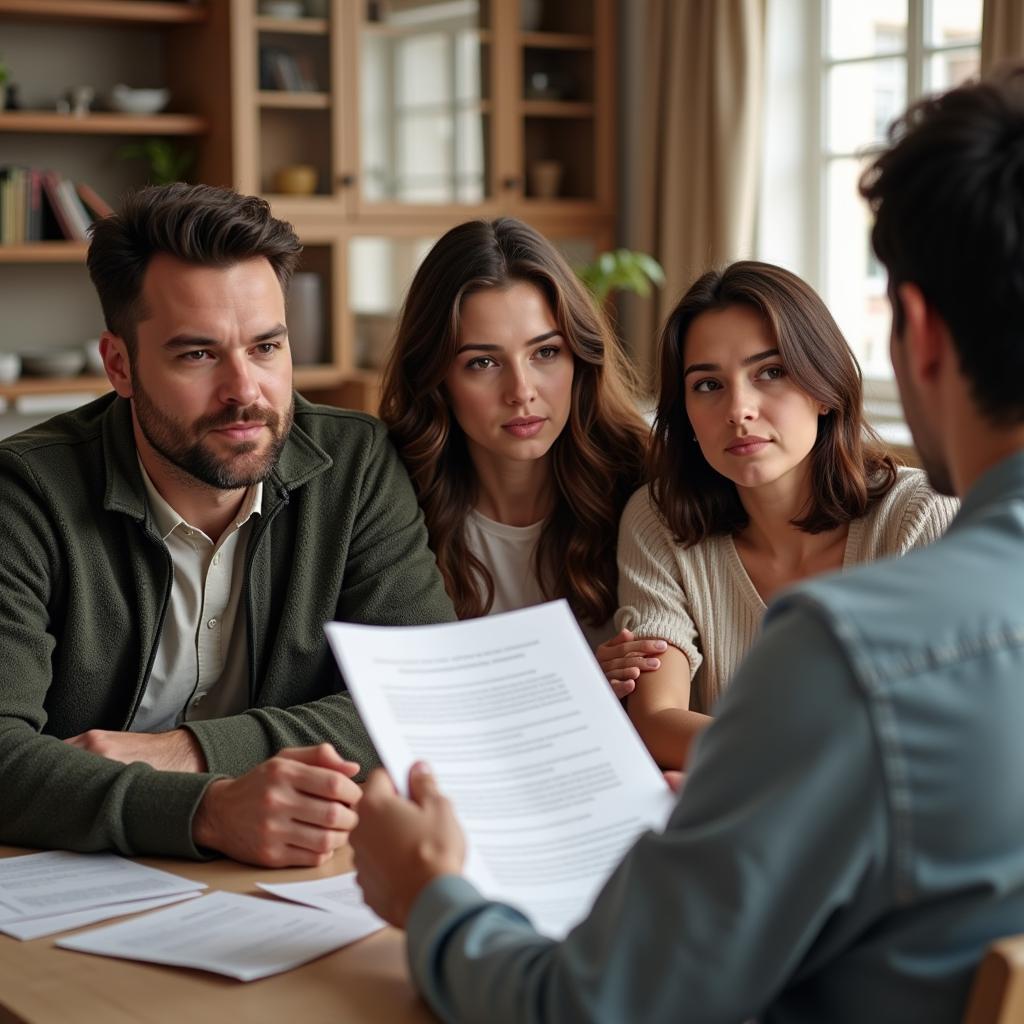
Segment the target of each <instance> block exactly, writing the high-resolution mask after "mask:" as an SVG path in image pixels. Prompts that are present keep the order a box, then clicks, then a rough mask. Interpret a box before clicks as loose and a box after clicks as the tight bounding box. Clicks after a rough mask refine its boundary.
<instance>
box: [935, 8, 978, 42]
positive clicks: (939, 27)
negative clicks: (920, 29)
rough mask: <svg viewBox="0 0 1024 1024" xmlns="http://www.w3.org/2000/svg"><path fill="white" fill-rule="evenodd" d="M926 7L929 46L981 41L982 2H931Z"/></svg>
mask: <svg viewBox="0 0 1024 1024" xmlns="http://www.w3.org/2000/svg"><path fill="white" fill-rule="evenodd" d="M926 6H927V13H926V15H925V17H926V19H927V28H926V30H925V40H926V42H927V44H928V45H929V46H956V45H959V44H961V43H974V44H978V43H979V42H980V41H981V0H931V3H929V4H927V5H926Z"/></svg>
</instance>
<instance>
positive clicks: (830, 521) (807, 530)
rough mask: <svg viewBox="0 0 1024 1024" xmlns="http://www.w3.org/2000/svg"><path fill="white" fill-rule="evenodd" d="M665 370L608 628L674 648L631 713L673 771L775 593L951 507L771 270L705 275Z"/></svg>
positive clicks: (813, 306)
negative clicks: (883, 427)
mask: <svg viewBox="0 0 1024 1024" xmlns="http://www.w3.org/2000/svg"><path fill="white" fill-rule="evenodd" d="M660 362H661V367H660V370H661V372H660V394H659V398H658V409H657V418H656V420H655V425H654V432H653V440H652V445H651V458H650V481H651V482H650V485H649V486H648V487H644V488H643V489H642V490H640V491H639V492H638V493H637V494H635V495H634V496H633V497H632V498H631V499H630V502H629V504H628V505H627V506H626V511H625V512H624V513H623V516H622V523H621V526H620V529H619V547H618V553H619V601H620V604H621V605H622V608H621V609H620V611H619V614H618V621H619V622H620V623H621V624H623V625H625V626H627V627H628V628H629V629H630V630H632V631H633V632H634V633H635V634H636V635H638V636H640V637H647V638H659V639H661V640H665V641H667V643H668V645H669V647H668V650H667V651H666V652H665V653H664V654H662V655H661V659H660V660H661V667H660V669H659V670H657V671H650V672H645V673H644V675H643V676H642V677H641V678H640V679H639V681H638V683H637V688H636V691H635V692H634V693H632V694H631V695H630V696H629V698H628V700H627V708H628V711H629V716H630V718H631V719H632V721H633V724H634V725H635V726H636V728H637V731H638V732H639V733H640V735H641V737H642V738H643V740H644V742H645V743H646V744H647V746H648V748H649V749H650V751H651V753H652V754H653V755H654V758H655V760H656V761H657V762H658V763H659V764H660V765H661V766H662V767H665V768H678V767H680V766H681V765H683V764H684V763H685V761H686V756H687V753H688V751H689V749H690V747H691V744H692V742H693V739H694V738H695V736H696V735H697V734H698V733H699V731H700V730H701V729H702V728H704V727H705V726H706V725H707V724H708V722H709V721H710V718H709V716H710V714H711V712H712V709H713V708H714V705H715V702H716V701H717V700H718V698H719V697H720V696H721V695H722V692H723V691H724V689H725V687H726V686H727V685H728V683H729V680H730V679H731V678H732V676H733V674H734V673H735V671H736V669H737V668H738V667H739V665H740V662H741V661H742V660H743V657H744V655H745V654H746V652H747V651H748V650H749V648H750V645H751V644H752V643H753V641H754V638H755V636H756V635H757V631H758V630H759V628H760V626H761V620H762V618H763V616H764V612H765V610H766V606H767V602H768V601H770V600H771V599H772V597H773V596H774V595H775V594H776V593H777V592H778V591H780V590H782V589H783V588H784V587H786V586H788V585H790V584H792V583H795V582H796V581H798V580H801V579H804V578H806V577H808V576H815V575H817V574H819V573H823V572H829V571H831V570H835V569H847V568H849V567H850V566H853V565H857V564H859V563H861V562H869V561H873V560H874V559H876V558H884V557H885V556H887V555H902V554H905V553H906V552H907V551H910V550H912V549H913V548H916V547H920V546H922V545H925V544H929V543H931V542H932V541H933V540H935V539H936V538H937V537H939V536H941V535H942V533H943V532H945V530H946V528H947V526H948V525H949V523H950V521H951V520H952V518H953V515H954V514H955V512H956V502H955V501H953V500H951V499H949V498H944V497H941V496H940V495H938V494H936V493H935V491H933V490H932V488H931V487H929V485H928V481H927V479H926V477H925V474H924V473H923V472H922V471H921V470H919V469H908V468H904V467H899V468H897V466H896V465H895V464H894V461H893V459H892V458H891V457H890V456H889V455H888V454H887V453H886V452H885V449H884V448H883V446H882V443H881V441H880V440H879V438H878V436H877V435H876V434H875V432H874V431H873V430H872V429H871V428H870V427H869V426H868V424H867V423H866V422H865V419H864V411H863V395H862V389H861V376H860V370H859V368H858V366H857V362H856V360H855V358H854V356H853V353H852V352H851V351H850V348H849V346H848V345H847V344H846V341H845V339H844V338H843V336H842V334H841V333H840V331H839V328H838V327H837V326H836V323H835V321H834V320H833V319H832V316H831V314H830V313H829V311H828V309H827V308H826V307H825V304H824V303H823V302H822V301H821V299H820V298H819V297H818V295H817V294H816V293H815V292H814V290H813V289H812V288H811V287H810V286H809V285H807V284H805V283H804V282H803V281H802V280H800V278H798V277H797V276H796V275H795V274H791V273H790V272H789V271H787V270H783V269H782V268H781V267H776V266H772V265H770V264H767V263H757V262H742V263H734V264H732V266H729V267H726V269H725V270H724V271H721V272H718V271H709V272H708V273H706V274H703V275H702V276H701V277H700V278H698V279H697V281H695V282H694V283H693V285H691V287H690V288H689V289H688V290H687V292H686V294H685V295H684V296H683V297H682V299H680V301H679V303H678V305H677V306H676V308H675V309H674V310H673V311H672V313H671V314H670V315H669V318H668V321H667V322H666V325H665V328H664V331H663V332H662V337H661V353H660Z"/></svg>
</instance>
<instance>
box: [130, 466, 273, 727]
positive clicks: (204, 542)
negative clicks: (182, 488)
mask: <svg viewBox="0 0 1024 1024" xmlns="http://www.w3.org/2000/svg"><path fill="white" fill-rule="evenodd" d="M139 469H140V470H141V472H142V480H143V483H144V484H145V486H146V497H147V501H148V503H149V508H150V512H151V514H152V516H153V523H154V525H155V526H156V529H157V532H158V533H159V534H160V536H161V538H162V539H163V542H164V544H165V545H166V546H167V551H168V552H169V554H170V556H171V564H172V566H173V570H174V577H173V583H172V585H171V596H170V600H169V601H168V604H167V612H166V614H165V615H164V622H163V629H162V630H161V633H160V642H159V644H158V645H157V649H156V655H155V657H154V659H153V670H152V672H151V673H150V677H149V682H148V684H147V686H146V692H145V693H144V694H143V697H142V702H141V704H140V705H139V711H138V714H137V715H136V716H135V720H134V721H133V722H132V731H133V732H164V731H166V730H168V729H174V728H176V727H177V726H178V725H180V724H181V723H182V722H183V721H191V720H193V719H204V718H224V717H226V716H227V715H233V714H237V713H239V712H240V711H244V710H245V709H246V708H247V707H248V706H249V671H248V660H247V655H246V644H245V638H246V628H245V613H244V609H243V610H241V614H239V612H240V609H239V604H240V599H241V594H242V584H243V582H244V580H245V553H246V550H247V549H248V547H249V535H250V533H251V532H252V529H253V525H254V521H253V520H254V517H255V516H258V515H259V514H260V507H261V505H262V502H263V483H262V482H260V483H257V484H255V485H254V486H252V487H250V488H249V489H248V490H247V491H246V493H245V497H244V499H243V500H242V506H241V508H240V509H239V512H238V515H237V516H236V518H235V521H234V522H233V523H232V524H231V525H230V526H229V527H228V528H227V529H226V530H225V531H224V533H223V534H222V535H221V537H220V539H219V540H217V541H214V540H211V539H210V538H209V537H207V536H206V534H205V533H203V531H202V530H200V529H198V528H196V527H195V526H192V525H191V524H190V523H187V522H186V521H185V520H184V519H182V517H181V516H180V515H179V514H178V513H177V512H176V511H175V510H174V509H173V508H172V507H171V506H170V505H169V504H168V503H167V502H166V501H165V500H164V498H163V497H162V496H161V494H160V492H159V491H157V489H156V486H155V485H154V484H153V481H152V480H151V479H150V477H149V474H148V473H147V472H146V470H145V467H144V466H143V465H142V460H141V459H140V460H139Z"/></svg>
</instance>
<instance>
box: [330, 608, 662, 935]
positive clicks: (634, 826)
mask: <svg viewBox="0 0 1024 1024" xmlns="http://www.w3.org/2000/svg"><path fill="white" fill-rule="evenodd" d="M325 628H326V630H327V639H328V640H329V641H330V644H331V648H332V649H333V651H334V654H335V656H336V657H337V659H338V662H339V664H340V665H341V670H342V674H343V675H344V677H345V681H346V683H347V685H348V688H349V690H350V691H351V693H352V696H353V697H354V698H355V702H356V705H357V706H358V708H359V713H360V715H361V717H362V719H363V721H364V722H365V723H366V727H367V729H368V731H369V733H370V737H371V738H372V740H373V743H374V746H375V747H376V748H377V750H378V751H379V752H380V755H381V759H382V760H383V762H384V764H385V765H386V766H387V769H388V771H389V772H390V773H391V777H392V779H393V780H394V782H395V785H396V786H398V787H399V788H400V789H403V790H404V788H405V785H406V779H407V777H408V773H409V768H410V767H411V765H412V763H413V761H415V760H417V759H423V760H426V761H429V762H430V764H431V766H432V767H433V769H434V771H435V773H436V775H437V779H438V783H439V785H440V786H441V788H442V789H443V790H444V792H445V794H446V795H447V796H448V797H449V798H450V799H451V801H452V803H453V804H454V806H455V810H456V812H457V813H458V816H459V819H460V821H461V822H462V825H463V827H464V829H465V831H466V835H467V840H468V845H469V853H468V859H467V862H466V868H465V872H466V875H467V877H469V878H470V879H471V880H472V881H474V882H475V883H476V884H477V885H478V886H479V887H480V889H481V890H482V891H483V892H484V893H485V894H487V895H488V896H490V897H492V898H494V899H501V900H506V901H508V902H511V903H515V904H517V905H518V906H520V907H522V908H523V909H524V910H525V911H526V912H527V913H528V914H529V915H530V916H531V917H532V918H533V921H534V924H535V925H536V927H537V928H538V929H539V930H541V931H543V932H546V933H547V934H549V935H551V936H554V937H560V936H562V935H564V934H565V933H566V932H567V931H568V930H569V928H570V927H572V925H573V924H575V923H576V922H577V921H579V920H580V919H581V918H582V917H584V916H585V915H586V913H587V911H588V909H589V908H590V905H591V903H592V902H593V899H594V896H595V895H596V893H597V891H598V890H599V889H600V887H601V885H602V884H603V883H604V881H605V880H606V879H607V877H608V875H609V874H610V873H611V871H612V870H613V868H614V867H615V865H616V864H617V863H618V862H619V860H620V859H621V858H622V855H623V853H624V852H625V851H626V849H627V848H628V847H629V846H630V845H631V844H632V843H633V842H634V841H635V840H636V839H637V837H638V836H639V835H640V834H641V833H642V832H643V831H645V830H646V829H651V828H654V829H658V828H662V827H663V826H664V823H665V821H666V819H667V817H668V814H669V813H670V811H671V809H672V807H673V806H674V804H675V797H674V796H673V795H672V794H671V793H670V792H669V789H668V786H667V784H666V783H665V780H664V778H663V777H662V775H661V772H660V771H659V770H658V768H657V766H656V765H655V763H654V761H653V760H652V759H651V756H650V755H649V754H648V752H647V750H646V749H645V748H644V746H643V744H642V743H641V741H640V739H639V737H638V736H637V734H636V731H635V730H634V729H633V727H632V725H631V724H630V722H629V720H628V719H627V718H626V716H625V715H624V714H623V711H622V708H621V706H620V705H619V702H618V701H617V700H616V699H615V697H614V695H613V694H612V690H611V687H610V686H609V684H608V681H607V680H606V679H605V677H604V674H603V673H602V672H601V668H600V666H599V665H598V664H597V662H596V661H595V660H594V656H593V654H592V653H591V651H590V648H589V647H588V646H587V642H586V640H585V639H584V638H583V634H582V633H581V632H580V630H579V627H578V626H577V624H576V620H575V619H574V618H573V615H572V612H571V611H570V610H569V607H568V605H567V604H566V603H565V602H564V601H556V602H551V603H549V604H544V605H539V606H537V607H535V608H526V609H523V610H521V611H516V612H507V613H505V614H504V615H490V616H487V617H486V618H480V619H470V620H467V621H465V622H456V623H446V624H444V625H440V626H408V627H404V628H403V627H386V626H358V625H353V624H350V623H340V622H330V623H328V624H327V626H326V627H325Z"/></svg>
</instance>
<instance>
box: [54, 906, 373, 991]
mask: <svg viewBox="0 0 1024 1024" xmlns="http://www.w3.org/2000/svg"><path fill="white" fill-rule="evenodd" d="M365 934H366V932H365V930H364V926H363V923H362V922H359V923H357V924H356V925H353V924H352V923H351V922H350V921H349V920H348V919H347V918H346V916H345V915H343V914H325V913H323V911H320V910H309V909H307V908H306V907H293V906H288V905H286V904H284V903H278V902H276V901H274V900H265V899H260V898H259V897H257V896H241V895H239V894H238V893H233V892H215V893H211V894H210V895H209V896H203V897H202V898H201V899H197V900H191V901H189V902H188V903H184V904H179V905H178V906H175V907H171V908H170V909H168V910H158V911H156V912H155V913H152V914H146V915H144V916H143V917H137V918H134V919H133V920H131V921H123V922H122V923H121V924H114V925H110V926H109V927H107V928H96V929H94V930H93V931H91V932H84V933H83V934H81V935H73V936H71V937H70V938H67V939H58V940H57V943H56V944H57V945H58V946H61V947H62V948H64V949H76V950H79V951H80V952H82V953H99V954H101V955H103V956H115V957H121V958H122V959H125V960H146V961H149V962H151V963H157V964H171V965H173V966H176V967H195V968H198V969H199V970H202V971H213V972H214V973H216V974H226V975H227V976H228V977H230V978H237V979H238V980H239V981H253V980H255V979H256V978H265V977H266V976H267V975H270V974H279V973H280V972H281V971H288V970H291V968H293V967H298V966H299V965H300V964H304V963H306V962H308V961H309V960H315V959H316V958H317V957H319V956H323V955H324V954H325V953H330V952H331V951H332V950H335V949H339V948H340V947H341V946H345V945H348V943H350V942H355V941H356V939H360V938H362V937H363V935H365Z"/></svg>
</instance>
